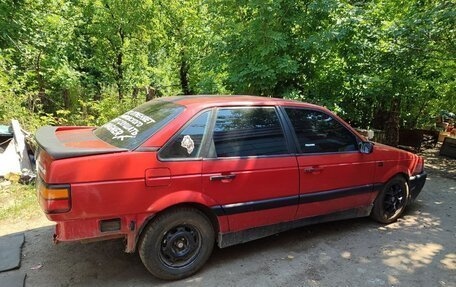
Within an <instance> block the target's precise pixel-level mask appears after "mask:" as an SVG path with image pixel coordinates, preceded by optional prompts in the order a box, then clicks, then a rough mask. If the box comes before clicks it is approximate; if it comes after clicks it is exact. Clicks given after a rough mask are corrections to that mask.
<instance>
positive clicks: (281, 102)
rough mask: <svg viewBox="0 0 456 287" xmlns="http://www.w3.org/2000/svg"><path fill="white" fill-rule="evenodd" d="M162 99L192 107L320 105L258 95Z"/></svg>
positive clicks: (194, 96)
mask: <svg viewBox="0 0 456 287" xmlns="http://www.w3.org/2000/svg"><path fill="white" fill-rule="evenodd" d="M160 100H162V101H169V102H173V103H176V104H180V105H183V106H187V107H192V108H196V107H199V108H207V107H217V106H255V105H260V106H299V107H308V108H318V109H322V107H320V106H317V105H313V104H309V103H304V102H300V101H295V100H288V99H279V98H270V97H259V96H249V95H190V96H172V97H163V98H160Z"/></svg>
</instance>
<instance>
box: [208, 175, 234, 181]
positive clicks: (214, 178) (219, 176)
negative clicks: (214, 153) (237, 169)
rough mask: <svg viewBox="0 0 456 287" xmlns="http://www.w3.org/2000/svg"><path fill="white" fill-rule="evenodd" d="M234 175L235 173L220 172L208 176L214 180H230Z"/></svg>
mask: <svg viewBox="0 0 456 287" xmlns="http://www.w3.org/2000/svg"><path fill="white" fill-rule="evenodd" d="M235 177H236V175H235V174H221V175H213V176H211V177H210V180H211V181H215V180H232V179H234V178H235Z"/></svg>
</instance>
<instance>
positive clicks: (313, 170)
mask: <svg viewBox="0 0 456 287" xmlns="http://www.w3.org/2000/svg"><path fill="white" fill-rule="evenodd" d="M322 170H323V168H321V167H318V166H314V167H306V168H304V172H306V173H319V172H321V171H322Z"/></svg>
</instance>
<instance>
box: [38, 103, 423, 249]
mask: <svg viewBox="0 0 456 287" xmlns="http://www.w3.org/2000/svg"><path fill="white" fill-rule="evenodd" d="M159 101H167V102H172V103H175V104H177V105H179V106H182V111H181V112H180V113H179V114H178V115H177V116H176V117H175V118H173V119H172V120H170V121H169V122H167V124H166V125H164V126H163V127H161V128H160V129H158V130H157V131H156V132H155V133H154V134H153V135H152V136H151V137H150V138H147V139H145V140H144V141H143V142H142V143H141V144H140V145H139V146H137V147H135V148H134V149H124V148H119V147H116V146H113V145H111V144H109V143H107V142H105V141H103V140H101V139H100V138H98V137H97V136H95V134H94V128H93V127H43V128H41V129H40V130H38V132H37V134H36V138H37V142H38V144H39V146H40V148H39V151H38V154H37V169H38V174H39V178H40V180H39V182H38V196H39V201H40V204H41V207H42V209H43V210H44V212H45V213H46V216H47V217H48V219H49V220H51V221H55V222H56V223H57V225H56V230H55V241H56V242H62V241H75V240H80V241H91V240H101V239H111V238H118V237H122V238H125V239H126V252H133V251H134V250H135V248H136V245H137V242H138V238H139V237H140V234H141V231H142V230H143V229H144V227H145V226H146V225H147V224H148V223H149V222H151V221H153V220H154V218H155V216H156V215H157V214H160V213H161V212H163V211H165V210H168V209H169V208H171V207H175V206H183V205H186V206H192V207H194V208H196V209H199V210H201V211H202V212H204V214H206V215H207V216H208V217H209V218H210V219H211V220H212V222H213V224H214V227H215V228H216V232H217V234H218V239H217V242H218V245H219V246H220V247H225V246H229V245H233V244H236V243H241V242H245V241H248V240H251V239H255V238H259V237H264V236H267V235H270V234H273V233H276V232H280V231H282V230H286V229H289V228H293V227H295V226H301V225H304V224H311V223H318V222H323V221H328V220H335V219H343V218H351V217H360V216H367V215H369V213H370V210H371V208H372V205H373V203H374V200H375V199H376V197H377V194H378V192H379V190H380V189H381V187H382V186H383V185H384V184H385V183H387V182H388V180H389V179H391V178H393V177H394V176H396V175H401V176H403V177H404V178H405V179H406V180H407V182H408V184H409V188H410V191H411V197H413V198H414V197H416V196H417V195H418V193H419V192H420V191H421V189H422V187H423V185H424V180H425V177H426V174H425V173H424V171H423V160H422V159H421V158H420V157H419V156H417V155H414V154H412V153H409V152H406V151H403V150H399V149H396V148H392V147H389V146H385V145H381V144H377V143H376V144H375V145H374V146H373V150H372V152H369V153H361V152H359V151H348V152H335V153H327V154H324V153H309V154H302V153H299V152H298V151H296V149H293V145H294V144H293V143H291V146H292V149H291V151H290V152H289V153H288V154H283V155H279V156H264V157H263V156H251V157H249V156H247V157H226V158H220V159H218V158H206V157H204V156H203V157H201V158H197V159H190V160H163V159H161V158H160V155H159V153H160V150H161V149H162V147H164V146H165V145H166V144H167V142H168V141H170V139H172V138H173V136H174V135H175V134H177V133H178V132H179V131H180V130H181V129H182V127H184V126H185V125H186V124H187V123H188V122H189V121H190V120H191V119H192V118H194V117H195V115H198V114H200V113H201V112H202V111H208V110H209V111H211V110H214V112H215V110H216V109H221V108H224V107H273V108H274V109H277V110H278V111H280V110H281V109H283V108H284V107H295V108H302V109H308V110H312V111H319V112H322V113H324V114H328V115H330V116H331V117H333V118H334V119H336V120H337V121H338V122H339V123H341V124H342V125H343V126H344V128H346V129H347V130H348V131H350V132H351V133H352V134H353V135H355V137H356V139H357V141H359V142H365V141H366V140H365V139H364V137H363V136H361V135H360V134H358V133H357V132H356V131H355V130H354V129H353V128H351V127H350V126H349V125H348V124H346V123H345V122H344V121H343V120H342V119H340V118H339V117H337V116H336V115H334V114H332V113H331V112H330V111H329V110H327V109H325V108H323V107H320V106H316V105H310V104H305V103H301V102H297V101H291V100H283V99H274V98H264V97H253V96H198V97H193V96H182V97H169V98H162V99H160V100H159ZM282 114H283V113H282ZM281 122H282V125H286V119H283V118H281ZM284 122H285V124H284ZM284 129H285V130H286V131H285V134H289V133H290V132H289V130H290V129H289V128H287V127H285V128H284ZM289 138H291V136H289V135H287V141H288V139H289ZM231 175H232V176H233V177H230V176H231ZM234 175H235V178H234ZM60 189H62V190H63V191H61V192H60V191H59V190H60ZM49 190H50V191H49ZM65 190H67V191H66V192H65ZM54 191H56V193H55V194H53V193H52V192H54ZM59 192H60V193H61V194H63V195H62V197H59V195H58V194H59ZM56 194H57V195H56Z"/></svg>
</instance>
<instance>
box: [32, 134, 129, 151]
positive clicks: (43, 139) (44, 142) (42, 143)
mask: <svg viewBox="0 0 456 287" xmlns="http://www.w3.org/2000/svg"><path fill="white" fill-rule="evenodd" d="M76 128H79V129H81V128H87V127H71V128H62V130H68V129H76ZM58 129H60V128H59V127H52V126H45V127H41V128H39V129H38V130H37V131H36V133H35V139H36V142H37V144H38V146H39V147H40V148H41V149H43V150H45V151H46V152H47V153H48V154H49V155H50V156H51V157H52V158H54V159H63V158H71V157H80V156H87V155H96V154H106V153H115V152H124V151H128V149H123V148H118V147H112V148H75V147H69V146H65V145H64V144H63V143H62V142H61V141H60V140H59V139H58V138H57V135H56V133H55V132H56V131H57V130H58ZM94 137H95V135H94Z"/></svg>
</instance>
